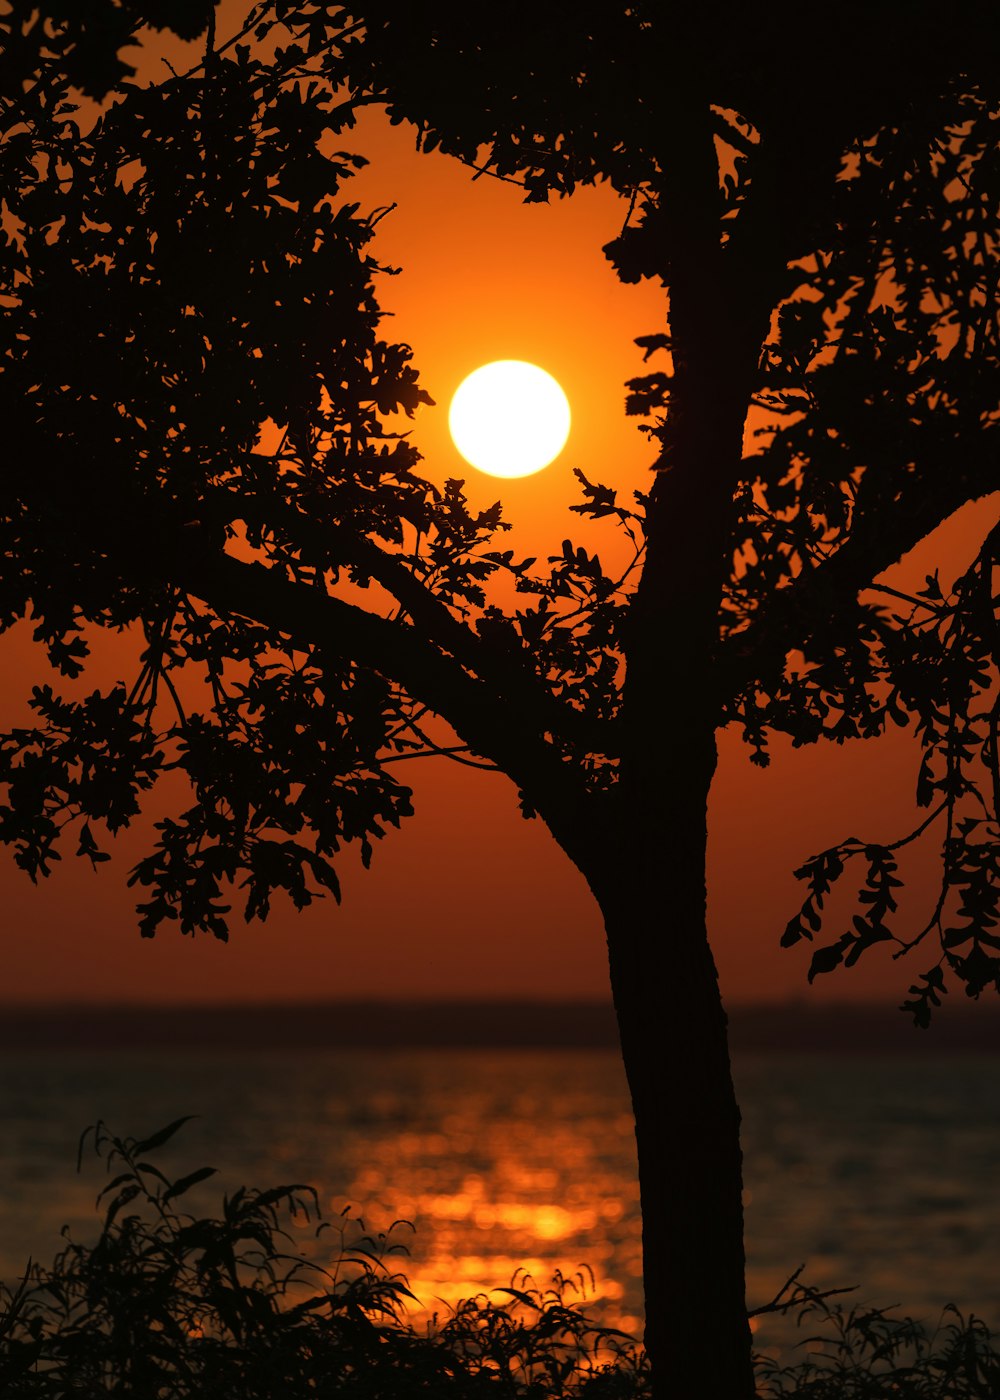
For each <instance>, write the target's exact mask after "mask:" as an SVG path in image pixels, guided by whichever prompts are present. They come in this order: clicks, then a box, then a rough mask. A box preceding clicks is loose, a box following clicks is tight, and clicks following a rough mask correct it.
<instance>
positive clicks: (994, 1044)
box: [0, 999, 1000, 1055]
mask: <svg viewBox="0 0 1000 1400" xmlns="http://www.w3.org/2000/svg"><path fill="white" fill-rule="evenodd" d="M730 1029H731V1037H732V1044H733V1048H734V1050H735V1051H736V1053H737V1054H738V1053H740V1052H753V1051H776V1052H780V1051H784V1050H788V1051H800V1052H809V1051H816V1052H837V1053H841V1054H865V1053H905V1054H913V1053H919V1052H920V1051H923V1050H926V1051H927V1052H929V1053H933V1054H935V1055H936V1054H940V1053H960V1052H974V1053H990V1052H993V1053H997V1052H1000V1011H998V1010H997V1009H996V1008H994V1007H992V1006H986V1005H979V1006H969V1007H961V1006H955V1007H951V1008H949V1009H948V1013H947V1014H945V1013H944V1012H942V1013H941V1014H940V1016H939V1018H938V1021H937V1024H936V1025H935V1029H934V1033H933V1035H928V1034H927V1033H925V1032H922V1031H920V1030H917V1029H915V1028H914V1027H913V1026H912V1025H911V1024H910V1023H909V1022H907V1021H905V1020H903V1018H902V1017H900V1016H899V1015H898V1013H896V1012H895V1011H894V1009H893V1008H891V1007H887V1006H884V1005H879V1004H850V1003H841V1002H838V1003H831V1004H829V1005H824V1006H814V1005H813V1006H810V1005H806V1004H804V1003H800V1002H787V1003H774V1004H758V1005H752V1006H735V1007H733V1008H732V1010H731V1012H730ZM617 1044H618V1033H617V1028H616V1025H615V1018H614V1011H613V1009H612V1006H611V1004H610V1002H604V1001H592V1002H591V1001H587V1002H578V1001H563V1002H558V1001H433V1002H431V1001H388V1000H374V999H372V1000H355V1001H342V1002H337V1001H333V1002H331V1001H321V1002H319V1001H318V1002H310V1003H289V1004H284V1005H275V1004H242V1005H239V1004H237V1005H220V1006H212V1005H197V1006H141V1005H118V1004H114V1005H105V1006H100V1005H78V1006H74V1005H66V1004H52V1005H46V1006H8V1007H3V1008H0V1050H3V1051H13V1050H17V1049H32V1050H34V1049H45V1048H52V1049H59V1048H70V1047H72V1048H86V1047H91V1048H94V1049H104V1048H108V1049H112V1048H121V1047H130V1048H136V1049H141V1048H143V1047H158V1048H159V1047H176V1048H177V1049H184V1048H186V1047H189V1046H190V1047H206V1046H210V1047H218V1048H224V1047H231V1048H239V1049H244V1048H248V1047H253V1048H260V1049H275V1050H296V1049H316V1048H324V1047H325V1048H329V1049H354V1048H362V1049H365V1050H371V1049H400V1048H405V1047H408V1046H413V1047H426V1048H434V1047H439V1048H447V1047H450V1046H455V1047H460V1046H468V1047H472V1046H479V1047H483V1048H498V1049H499V1048H525V1049H529V1048H559V1049H603V1048H608V1049H612V1048H615V1047H616V1046H617Z"/></svg>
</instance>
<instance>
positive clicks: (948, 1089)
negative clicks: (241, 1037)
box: [0, 1050, 1000, 1345]
mask: <svg viewBox="0 0 1000 1400" xmlns="http://www.w3.org/2000/svg"><path fill="white" fill-rule="evenodd" d="M737 1080H738V1089H739V1093H740V1098H741V1103H742V1106H743V1113H744V1141H745V1153H746V1163H745V1176H746V1183H747V1192H746V1200H747V1237H748V1255H749V1291H750V1301H751V1304H752V1305H753V1304H759V1303H763V1302H766V1301H767V1300H768V1299H769V1298H770V1297H772V1296H773V1294H774V1293H775V1292H776V1291H777V1289H778V1288H779V1287H780V1285H781V1283H782V1282H783V1281H784V1280H785V1278H786V1277H787V1276H788V1274H789V1273H791V1271H792V1270H793V1269H794V1268H796V1267H797V1266H798V1265H799V1264H800V1263H805V1265H806V1270H805V1274H804V1277H805V1278H806V1279H807V1280H808V1281H810V1282H811V1283H812V1284H814V1285H815V1286H818V1287H827V1286H833V1285H842V1284H853V1283H858V1284H860V1285H861V1289H860V1292H859V1295H858V1296H859V1298H860V1299H862V1300H863V1301H865V1302H866V1303H875V1304H897V1303H898V1304H900V1305H902V1306H903V1307H904V1308H905V1309H906V1310H907V1311H908V1312H910V1313H911V1314H913V1315H915V1316H922V1317H923V1318H925V1319H926V1320H928V1321H931V1322H933V1321H934V1320H936V1318H937V1317H938V1315H939V1313H940V1309H941V1308H942V1306H943V1305H944V1304H945V1303H948V1302H950V1301H954V1302H956V1303H958V1304H959V1305H960V1306H962V1307H963V1309H970V1308H971V1309H974V1310H975V1311H976V1312H977V1313H978V1314H979V1315H981V1316H984V1317H985V1318H986V1319H987V1321H989V1322H991V1323H993V1324H1000V1057H996V1058H991V1057H978V1058H977V1057H954V1058H951V1059H948V1060H938V1061H934V1060H931V1059H926V1060H922V1059H919V1058H915V1057H914V1058H909V1059H906V1060H902V1059H898V1058H897V1059H882V1060H878V1059H864V1058H849V1059H845V1058H827V1057H803V1056H797V1055H791V1054H789V1055H788V1056H757V1057H746V1058H744V1060H743V1061H742V1062H741V1063H740V1064H739V1065H738V1066H737ZM185 1113H196V1114H199V1115H201V1116H200V1118H199V1119H197V1120H196V1121H195V1122H193V1123H191V1124H189V1125H188V1126H187V1127H186V1128H185V1129H184V1130H182V1132H181V1133H180V1134H179V1135H178V1137H177V1138H176V1139H175V1141H174V1143H173V1144H171V1147H170V1149H169V1150H165V1151H164V1152H163V1153H162V1154H161V1155H160V1157H159V1159H158V1160H160V1163H161V1165H162V1166H163V1168H164V1170H166V1171H167V1172H168V1173H171V1172H172V1173H173V1174H175V1175H181V1174H183V1173H184V1172H186V1171H189V1170H193V1169H194V1168H195V1167H198V1166H201V1165H205V1164H207V1165H212V1166H216V1167H218V1168H219V1175H218V1176H217V1177H215V1178H213V1180H212V1181H211V1182H209V1183H208V1184H207V1185H206V1186H205V1187H203V1188H199V1189H200V1194H199V1195H197V1196H195V1195H194V1193H192V1195H191V1196H190V1197H189V1198H188V1200H189V1202H190V1206H189V1208H190V1209H192V1210H195V1209H196V1210H208V1209H213V1208H214V1205H215V1203H216V1202H217V1201H218V1200H220V1199H221V1194H222V1192H223V1191H225V1190H232V1189H234V1188H235V1187H236V1186H239V1185H243V1184H246V1185H250V1186H260V1187H267V1186H272V1185H276V1184H278V1183H283V1182H291V1181H302V1182H309V1183H312V1184H314V1185H315V1186H316V1187H317V1188H318V1189H319V1191H320V1196H321V1200H322V1203H323V1207H324V1210H325V1211H326V1212H327V1213H328V1214H330V1215H337V1214H338V1213H339V1212H340V1211H342V1210H343V1209H344V1208H345V1207H347V1206H350V1207H352V1208H353V1211H354V1212H355V1213H356V1214H359V1215H360V1216H362V1217H363V1219H364V1222H365V1225H366V1227H367V1228H368V1229H369V1230H373V1231H376V1232H377V1231H380V1230H388V1229H389V1227H390V1226H391V1225H392V1222H393V1221H394V1220H397V1219H400V1218H402V1219H405V1220H408V1221H410V1222H412V1223H413V1226H414V1228H413V1229H410V1228H408V1227H406V1226H398V1227H396V1228H395V1229H394V1230H393V1231H392V1233H391V1238H392V1239H393V1240H397V1241H398V1242H399V1243H400V1244H405V1245H406V1246H407V1247H408V1249H409V1257H408V1258H407V1259H405V1260H401V1261H400V1267H401V1268H403V1270H404V1271H405V1272H406V1274H407V1276H408V1278H409V1280H410V1284H411V1287H412V1289H413V1291H414V1292H415V1293H416V1294H417V1296H418V1297H419V1298H420V1299H421V1301H422V1302H423V1303H424V1304H425V1306H426V1307H427V1308H428V1309H429V1310H433V1309H434V1308H440V1306H441V1302H440V1300H443V1301H444V1302H446V1303H447V1302H454V1301H456V1300H457V1299H458V1298H460V1297H467V1296H469V1295H470V1294H473V1293H476V1292H478V1291H480V1290H485V1289H489V1288H492V1287H496V1286H503V1285H506V1284H507V1283H508V1282H509V1281H510V1280H511V1278H512V1276H513V1275H514V1273H515V1271H516V1270H518V1269H521V1268H524V1269H527V1270H528V1271H529V1272H530V1273H531V1275H532V1276H533V1277H534V1278H535V1280H536V1281H537V1282H538V1283H539V1284H547V1283H548V1282H549V1281H550V1280H551V1278H552V1275H553V1271H554V1270H556V1269H559V1270H561V1271H562V1272H563V1274H565V1275H567V1276H569V1277H571V1278H572V1277H574V1276H575V1275H577V1274H578V1272H579V1271H580V1269H581V1267H583V1268H584V1270H585V1276H586V1277H587V1281H588V1292H589V1293H590V1294H591V1297H592V1299H593V1305H594V1309H595V1311H596V1312H597V1313H598V1314H599V1315H600V1316H601V1317H602V1319H603V1320H606V1321H608V1322H610V1323H612V1324H615V1325H623V1326H625V1327H627V1328H630V1329H634V1328H638V1327H639V1326H640V1325H641V1291H640V1273H641V1271H640V1241H639V1218H638V1193H637V1188H636V1180H635V1150H634V1142H633V1137H632V1124H631V1117H630V1113H629V1106H628V1099H627V1095H626V1090H625V1083H624V1078H623V1074H622V1070H621V1066H620V1064H619V1062H618V1059H617V1056H616V1055H615V1054H613V1053H610V1052H604V1051H567V1052H554V1053H553V1052H533V1051H532V1052H528V1051H461V1052H443V1051H425V1050H421V1051H410V1052H392V1053H381V1052H357V1053H350V1054H346V1053H343V1052H339V1051H336V1052H335V1051H322V1052H314V1053H308V1054H301V1055H292V1054H287V1053H275V1052H240V1053H235V1052H234V1053H230V1054H219V1053H218V1052H216V1051H212V1052H206V1053H194V1052H186V1053H178V1052H176V1051H170V1052H157V1053H153V1052H150V1053H147V1054H135V1053H132V1052H130V1053H125V1052H122V1053H119V1054H112V1053H108V1052H100V1053H96V1052H95V1053H80V1052H71V1053H69V1052H59V1053H51V1054H47V1055H45V1054H37V1053H34V1054H32V1055H31V1056H30V1057H27V1056H17V1055H5V1056H3V1057H0V1122H2V1124H3V1134H2V1138H0V1277H5V1278H6V1279H8V1280H11V1279H13V1278H15V1277H16V1276H17V1275H18V1274H19V1273H20V1272H21V1271H22V1269H23V1266H24V1262H25V1260H26V1258H27V1257H28V1255H29V1254H30V1255H33V1256H34V1257H35V1258H41V1259H44V1260H48V1259H50V1258H51V1257H52V1255H53V1254H54V1252H55V1250H56V1248H57V1247H58V1244H59V1230H60V1228H61V1227H62V1226H63V1225H64V1224H68V1225H69V1226H70V1229H71V1231H72V1233H73V1235H74V1237H75V1238H78V1239H86V1238H88V1237H90V1236H91V1235H92V1234H93V1229H94V1221H95V1214H94V1198H95V1196H96V1194H97V1191H98V1190H99V1189H100V1187H101V1186H102V1185H103V1184H104V1178H103V1176H102V1168H101V1166H100V1164H99V1163H98V1162H97V1161H96V1159H95V1158H93V1157H92V1156H89V1157H87V1158H85V1162H84V1170H83V1173H82V1175H80V1176H77V1175H76V1174H75V1171H74V1166H75V1158H76V1145H77V1139H78V1137H79V1134H80V1131H81V1129H82V1128H84V1127H85V1126H86V1125H87V1124H89V1123H92V1122H94V1121H95V1120H96V1119H97V1118H99V1117H100V1118H104V1119H105V1120H106V1121H107V1123H108V1124H109V1126H110V1127H111V1128H112V1130H113V1131H115V1132H117V1133H120V1134H131V1135H141V1134H145V1133H147V1132H149V1131H151V1130H153V1129H155V1128H157V1127H159V1126H162V1125H163V1124H165V1123H167V1122H168V1121H170V1120H171V1119H173V1118H175V1117H179V1116H181V1115H182V1114H185ZM678 1148H679V1150H681V1151H683V1144H679V1145H678ZM590 1273H592V1275H593V1287H592V1289H591V1285H590V1281H589V1275H590ZM780 1331H781V1329H778V1330H777V1331H776V1330H775V1327H774V1324H772V1323H764V1324H762V1327H761V1331H760V1333H759V1334H758V1340H759V1342H760V1343H762V1344H764V1345H769V1344H771V1342H772V1340H773V1339H774V1338H775V1337H777V1336H778V1334H779V1332H780Z"/></svg>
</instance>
